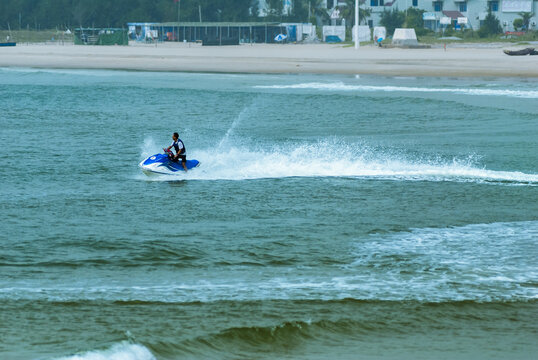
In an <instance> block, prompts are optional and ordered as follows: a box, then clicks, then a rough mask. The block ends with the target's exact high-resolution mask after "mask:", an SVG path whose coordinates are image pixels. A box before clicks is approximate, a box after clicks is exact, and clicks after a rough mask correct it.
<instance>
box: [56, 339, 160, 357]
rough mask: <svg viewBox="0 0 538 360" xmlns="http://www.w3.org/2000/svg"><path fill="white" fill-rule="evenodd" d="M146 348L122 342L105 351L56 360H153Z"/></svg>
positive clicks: (95, 351) (89, 352)
mask: <svg viewBox="0 0 538 360" xmlns="http://www.w3.org/2000/svg"><path fill="white" fill-rule="evenodd" d="M155 359H156V358H155V356H153V354H152V353H151V352H150V351H149V349H148V348H146V347H144V346H142V345H139V344H130V343H128V342H122V343H119V344H115V345H113V346H112V347H110V348H109V349H106V350H93V351H88V352H84V353H80V354H75V355H71V356H66V357H62V358H58V359H57V360H155Z"/></svg>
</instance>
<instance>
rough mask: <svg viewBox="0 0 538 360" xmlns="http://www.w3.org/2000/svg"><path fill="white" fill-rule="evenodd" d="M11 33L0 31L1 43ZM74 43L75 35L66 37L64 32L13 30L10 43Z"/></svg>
mask: <svg viewBox="0 0 538 360" xmlns="http://www.w3.org/2000/svg"><path fill="white" fill-rule="evenodd" d="M9 34H10V33H9V31H7V30H0V41H2V42H3V41H6V39H7V36H8V35H9ZM53 39H54V41H62V40H63V41H67V42H72V41H73V35H72V34H71V35H66V34H64V33H63V31H57V30H41V31H34V30H11V36H10V41H16V42H18V43H42V42H47V41H53Z"/></svg>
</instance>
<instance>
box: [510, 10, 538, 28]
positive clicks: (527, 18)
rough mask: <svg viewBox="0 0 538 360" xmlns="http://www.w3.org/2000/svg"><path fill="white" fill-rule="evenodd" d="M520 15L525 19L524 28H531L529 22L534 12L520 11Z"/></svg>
mask: <svg viewBox="0 0 538 360" xmlns="http://www.w3.org/2000/svg"><path fill="white" fill-rule="evenodd" d="M518 15H519V16H521V20H522V21H523V28H525V30H529V23H530V22H531V18H532V17H533V16H534V13H531V12H520V13H519V14H518ZM516 20H517V19H516ZM514 21H515V20H514Z"/></svg>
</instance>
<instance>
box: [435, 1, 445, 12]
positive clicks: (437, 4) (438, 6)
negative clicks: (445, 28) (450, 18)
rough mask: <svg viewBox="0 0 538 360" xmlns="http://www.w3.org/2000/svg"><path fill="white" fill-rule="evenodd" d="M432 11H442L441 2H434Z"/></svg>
mask: <svg viewBox="0 0 538 360" xmlns="http://www.w3.org/2000/svg"><path fill="white" fill-rule="evenodd" d="M433 10H434V11H443V2H442V1H435V2H434V3H433Z"/></svg>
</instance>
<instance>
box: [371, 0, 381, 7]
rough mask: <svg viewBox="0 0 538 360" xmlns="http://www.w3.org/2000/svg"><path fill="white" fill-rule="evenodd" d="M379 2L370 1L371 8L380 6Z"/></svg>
mask: <svg viewBox="0 0 538 360" xmlns="http://www.w3.org/2000/svg"><path fill="white" fill-rule="evenodd" d="M378 5H379V0H370V6H378Z"/></svg>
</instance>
